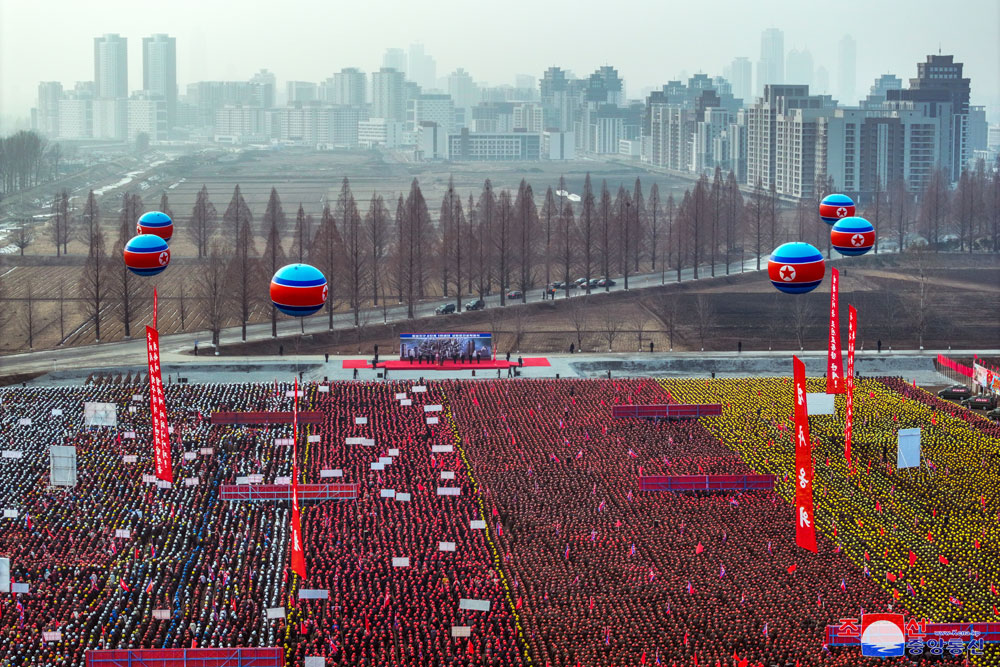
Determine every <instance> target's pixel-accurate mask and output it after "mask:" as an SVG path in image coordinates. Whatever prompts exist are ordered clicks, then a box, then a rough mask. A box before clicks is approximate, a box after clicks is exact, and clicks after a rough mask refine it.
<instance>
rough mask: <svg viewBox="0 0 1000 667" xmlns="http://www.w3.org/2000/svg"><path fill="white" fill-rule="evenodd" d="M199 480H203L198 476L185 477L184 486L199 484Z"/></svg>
mask: <svg viewBox="0 0 1000 667" xmlns="http://www.w3.org/2000/svg"><path fill="white" fill-rule="evenodd" d="M199 482H201V480H200V479H198V478H197V477H185V478H184V486H198V483H199Z"/></svg>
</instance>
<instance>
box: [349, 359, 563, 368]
mask: <svg viewBox="0 0 1000 667" xmlns="http://www.w3.org/2000/svg"><path fill="white" fill-rule="evenodd" d="M508 366H517V359H512V360H511V361H506V360H504V359H497V360H496V361H494V360H492V359H484V360H483V361H482V362H480V363H478V364H477V363H471V364H463V363H457V364H455V363H452V362H450V361H446V362H444V363H443V364H417V363H411V362H409V361H400V360H399V359H392V360H390V361H380V362H378V367H379V368H388V369H389V370H391V371H468V370H479V369H482V370H496V369H497V368H500V369H504V368H507V367H508ZM524 366H525V368H527V367H528V366H551V364H550V363H549V360H548V359H546V358H545V357H525V358H524ZM371 367H372V365H371V362H370V361H368V360H367V359H345V360H344V362H343V368H371Z"/></svg>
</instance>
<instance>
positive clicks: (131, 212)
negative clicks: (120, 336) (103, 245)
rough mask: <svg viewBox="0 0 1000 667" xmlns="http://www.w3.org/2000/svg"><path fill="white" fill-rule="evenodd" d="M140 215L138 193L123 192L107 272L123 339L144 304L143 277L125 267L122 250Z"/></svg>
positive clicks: (128, 332)
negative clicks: (108, 272)
mask: <svg viewBox="0 0 1000 667" xmlns="http://www.w3.org/2000/svg"><path fill="white" fill-rule="evenodd" d="M141 215H142V199H140V198H139V195H137V194H133V193H129V192H126V193H125V196H124V197H123V198H122V209H121V213H120V215H119V218H118V240H117V241H116V242H115V245H114V248H113V249H112V251H111V264H112V267H113V271H111V273H110V274H109V276H108V277H109V279H110V280H109V286H110V290H111V296H112V297H113V298H114V300H115V302H116V303H117V311H118V317H119V319H120V321H121V323H122V329H124V332H125V333H124V335H125V338H131V337H132V320H134V319H135V317H136V315H137V314H138V312H139V311H140V309H141V308H142V305H144V303H145V301H146V299H145V298H144V290H143V282H144V281H143V280H142V278H141V277H139V276H136V275H135V274H134V273H132V272H131V271H130V270H129V268H128V267H127V266H125V259H124V256H123V252H124V250H125V244H126V243H128V241H129V239H130V238H131V237H132V234H133V233H134V232H135V224H136V221H138V219H139V216H141Z"/></svg>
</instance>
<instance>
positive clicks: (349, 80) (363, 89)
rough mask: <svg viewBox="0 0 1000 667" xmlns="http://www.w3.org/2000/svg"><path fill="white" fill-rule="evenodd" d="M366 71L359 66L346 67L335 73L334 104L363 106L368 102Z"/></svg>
mask: <svg viewBox="0 0 1000 667" xmlns="http://www.w3.org/2000/svg"><path fill="white" fill-rule="evenodd" d="M367 83H368V82H367V81H366V79H365V73H364V72H362V71H361V70H359V69H358V68H357V67H345V68H344V69H342V70H340V71H339V72H337V73H336V74H334V75H333V99H332V100H329V101H331V102H333V103H334V104H347V105H350V106H361V105H363V104H364V103H365V102H367V97H368V85H367Z"/></svg>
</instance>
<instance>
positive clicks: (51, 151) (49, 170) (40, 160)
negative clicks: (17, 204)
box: [0, 130, 62, 194]
mask: <svg viewBox="0 0 1000 667" xmlns="http://www.w3.org/2000/svg"><path fill="white" fill-rule="evenodd" d="M61 159H62V148H61V147H60V145H59V144H52V145H51V146H49V144H48V141H47V140H46V139H45V138H44V137H43V136H42V135H40V134H38V133H37V132H35V131H31V130H20V131H18V132H15V133H14V134H11V135H9V136H6V137H0V193H4V194H10V193H12V192H18V191H20V190H25V189H28V188H32V187H35V186H36V185H38V184H39V183H41V182H42V181H43V177H46V176H49V177H51V176H53V175H54V174H55V173H56V172H57V171H58V169H59V161H60V160H61Z"/></svg>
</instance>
